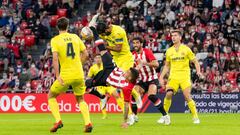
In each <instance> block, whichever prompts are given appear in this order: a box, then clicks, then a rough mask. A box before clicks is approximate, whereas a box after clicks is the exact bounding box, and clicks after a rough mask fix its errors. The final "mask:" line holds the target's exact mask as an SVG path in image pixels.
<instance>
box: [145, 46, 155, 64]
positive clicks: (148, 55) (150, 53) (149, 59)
mask: <svg viewBox="0 0 240 135" xmlns="http://www.w3.org/2000/svg"><path fill="white" fill-rule="evenodd" d="M145 53H146V56H147V60H148V61H149V62H151V61H153V60H156V57H155V56H154V55H153V52H152V51H151V50H149V49H146V50H145Z"/></svg>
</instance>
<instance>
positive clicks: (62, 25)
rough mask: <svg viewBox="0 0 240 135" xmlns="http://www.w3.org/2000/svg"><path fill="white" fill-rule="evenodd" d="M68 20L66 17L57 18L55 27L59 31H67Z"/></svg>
mask: <svg viewBox="0 0 240 135" xmlns="http://www.w3.org/2000/svg"><path fill="white" fill-rule="evenodd" d="M68 25H69V20H68V19H67V18H66V17H61V18H59V19H58V20H57V28H58V30H59V31H67V29H68Z"/></svg>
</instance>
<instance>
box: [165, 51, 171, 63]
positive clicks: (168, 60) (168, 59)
mask: <svg viewBox="0 0 240 135" xmlns="http://www.w3.org/2000/svg"><path fill="white" fill-rule="evenodd" d="M166 61H167V62H170V56H169V51H167V52H166Z"/></svg>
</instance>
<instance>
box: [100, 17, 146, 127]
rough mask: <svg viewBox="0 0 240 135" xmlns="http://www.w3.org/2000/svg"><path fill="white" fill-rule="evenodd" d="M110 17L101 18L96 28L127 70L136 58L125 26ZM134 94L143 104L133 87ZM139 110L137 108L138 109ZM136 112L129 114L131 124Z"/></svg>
mask: <svg viewBox="0 0 240 135" xmlns="http://www.w3.org/2000/svg"><path fill="white" fill-rule="evenodd" d="M109 19H110V18H106V19H105V20H101V21H99V22H98V24H97V26H96V30H97V32H98V34H99V37H100V38H101V39H104V40H105V41H106V42H107V46H106V48H107V49H108V50H109V51H110V53H111V55H112V57H113V60H114V62H115V63H116V65H117V66H118V67H119V68H121V69H122V70H124V71H127V70H128V69H130V68H131V67H133V65H134V59H133V56H132V53H131V51H130V45H129V43H128V39H127V34H126V32H125V30H124V29H123V28H121V27H120V26H118V25H113V24H111V20H109ZM132 95H133V97H134V99H135V100H136V103H137V105H138V107H139V108H141V106H142V101H141V97H140V95H139V94H138V93H137V91H136V90H134V89H133V91H132ZM136 110H137V109H136ZM134 117H135V116H134V114H133V115H129V122H128V123H129V125H132V124H133V123H134Z"/></svg>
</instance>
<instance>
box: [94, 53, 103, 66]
mask: <svg viewBox="0 0 240 135" xmlns="http://www.w3.org/2000/svg"><path fill="white" fill-rule="evenodd" d="M94 60H95V62H96V64H100V63H101V62H102V59H101V56H99V55H98V56H96V57H95V59H94Z"/></svg>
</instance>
